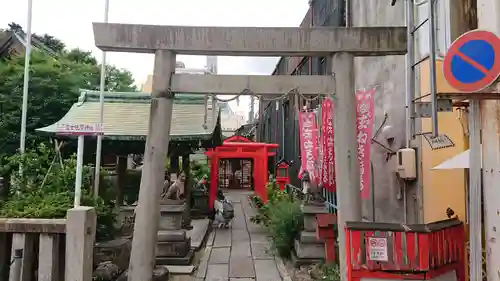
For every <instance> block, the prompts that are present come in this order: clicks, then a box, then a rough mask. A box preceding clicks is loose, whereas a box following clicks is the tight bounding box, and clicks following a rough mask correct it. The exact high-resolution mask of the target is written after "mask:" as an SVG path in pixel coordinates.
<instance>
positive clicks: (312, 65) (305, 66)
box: [257, 0, 345, 185]
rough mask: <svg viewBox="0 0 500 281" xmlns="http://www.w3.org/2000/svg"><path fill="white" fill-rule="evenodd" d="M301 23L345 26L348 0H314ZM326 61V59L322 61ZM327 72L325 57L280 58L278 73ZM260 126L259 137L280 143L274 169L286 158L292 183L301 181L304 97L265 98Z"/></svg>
mask: <svg viewBox="0 0 500 281" xmlns="http://www.w3.org/2000/svg"><path fill="white" fill-rule="evenodd" d="M311 2H312V8H310V9H309V10H308V11H307V13H306V15H305V16H304V19H303V20H302V22H301V23H300V26H301V27H310V26H311V25H316V26H321V25H324V26H344V25H345V22H344V8H345V6H344V2H345V0H314V1H311ZM322 61H323V63H321V62H322ZM311 73H312V74H318V75H321V74H327V72H326V62H325V61H324V59H323V58H307V57H306V58H304V57H282V58H281V59H280V61H279V62H278V64H277V66H276V69H275V71H274V73H273V74H274V75H309V74H311ZM263 104H264V105H263V108H261V110H262V112H263V113H262V114H260V113H259V115H261V117H260V118H259V120H258V122H259V126H258V129H257V134H258V138H257V139H259V140H261V141H264V142H270V143H277V144H278V145H279V148H278V149H277V154H276V157H274V158H273V159H270V163H269V164H270V165H269V167H270V171H271V172H272V173H274V167H275V164H276V162H277V161H279V160H281V159H285V160H287V161H288V162H290V163H291V164H292V165H291V167H290V169H289V175H290V179H291V183H292V184H294V185H299V184H300V181H299V179H298V178H297V176H298V171H299V169H300V147H299V133H298V120H297V112H298V110H299V108H302V106H304V105H305V101H304V100H303V99H301V98H298V97H295V96H290V97H286V98H284V99H283V100H279V101H264V102H263ZM317 105H318V101H317V100H316V101H314V102H311V103H309V107H310V108H314V107H316V106H317Z"/></svg>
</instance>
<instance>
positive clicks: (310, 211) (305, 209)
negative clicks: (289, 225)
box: [300, 203, 328, 231]
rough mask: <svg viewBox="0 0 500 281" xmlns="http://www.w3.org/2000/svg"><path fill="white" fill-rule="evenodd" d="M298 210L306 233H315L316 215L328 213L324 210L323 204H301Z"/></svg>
mask: <svg viewBox="0 0 500 281" xmlns="http://www.w3.org/2000/svg"><path fill="white" fill-rule="evenodd" d="M300 209H301V211H302V213H303V214H304V230H306V231H316V225H317V223H316V215H317V214H327V213H328V209H327V208H326V206H325V204H318V203H308V204H302V205H301V206H300Z"/></svg>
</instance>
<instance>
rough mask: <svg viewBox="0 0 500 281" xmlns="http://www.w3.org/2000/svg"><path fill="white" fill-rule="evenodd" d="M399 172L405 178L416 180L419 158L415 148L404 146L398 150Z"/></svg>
mask: <svg viewBox="0 0 500 281" xmlns="http://www.w3.org/2000/svg"><path fill="white" fill-rule="evenodd" d="M397 172H398V175H399V177H400V178H402V179H404V180H414V179H416V178H417V159H416V152H415V149H413V148H403V149H400V150H398V165H397Z"/></svg>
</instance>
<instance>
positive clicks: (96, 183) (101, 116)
mask: <svg viewBox="0 0 500 281" xmlns="http://www.w3.org/2000/svg"><path fill="white" fill-rule="evenodd" d="M108 21H109V0H104V22H105V23H107V22H108ZM100 78H101V81H100V86H99V90H100V94H99V108H100V109H99V123H101V124H104V88H105V86H106V52H104V51H103V52H102V61H101V77H100ZM103 136H104V134H99V135H98V136H97V147H96V151H95V171H94V173H95V174H94V197H98V196H99V184H100V181H101V154H102V138H103Z"/></svg>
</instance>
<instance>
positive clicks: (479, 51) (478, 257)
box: [443, 30, 500, 280]
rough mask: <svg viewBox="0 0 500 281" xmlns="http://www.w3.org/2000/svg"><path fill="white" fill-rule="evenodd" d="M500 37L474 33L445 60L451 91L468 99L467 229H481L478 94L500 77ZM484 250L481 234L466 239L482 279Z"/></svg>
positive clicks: (473, 273) (474, 276)
mask: <svg viewBox="0 0 500 281" xmlns="http://www.w3.org/2000/svg"><path fill="white" fill-rule="evenodd" d="M499 55H500V38H499V37H498V36H497V35H496V34H494V33H491V32H489V31H484V30H473V31H469V32H467V33H465V34H463V35H461V36H460V37H459V38H458V39H457V40H455V42H453V44H452V45H451V47H450V49H449V50H448V53H447V54H446V57H445V59H444V62H443V64H444V67H443V70H444V77H445V78H446V81H447V82H448V83H449V84H450V86H452V87H453V88H455V89H457V90H458V91H460V92H462V93H461V94H460V95H461V96H462V97H463V98H468V99H469V100H470V106H469V133H470V135H469V145H470V153H469V229H470V231H471V233H472V231H481V229H482V213H481V210H482V206H481V198H482V192H481V189H482V181H481V180H482V175H481V172H482V171H481V167H482V159H481V154H482V153H481V150H482V146H481V108H480V98H481V94H480V93H478V92H479V91H481V90H483V89H484V88H486V87H488V86H489V85H491V84H492V83H493V82H495V80H496V79H497V78H498V76H499V74H500V56H499ZM482 250H483V247H482V236H481V235H470V237H469V251H470V258H469V266H470V267H469V268H470V270H469V274H470V279H471V280H482V275H483V268H482V260H483V255H482V253H483V251H482Z"/></svg>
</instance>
